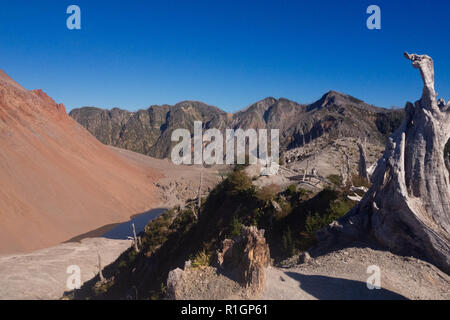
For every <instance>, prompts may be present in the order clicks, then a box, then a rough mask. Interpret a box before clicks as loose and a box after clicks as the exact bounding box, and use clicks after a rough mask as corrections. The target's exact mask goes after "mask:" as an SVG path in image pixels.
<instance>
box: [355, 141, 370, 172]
mask: <svg viewBox="0 0 450 320" xmlns="http://www.w3.org/2000/svg"><path fill="white" fill-rule="evenodd" d="M357 144H358V149H359V162H358V174H359V176H360V177H362V178H364V179H369V175H368V174H367V164H366V163H367V156H366V148H365V146H363V145H362V144H361V143H360V142H358V143H357Z"/></svg>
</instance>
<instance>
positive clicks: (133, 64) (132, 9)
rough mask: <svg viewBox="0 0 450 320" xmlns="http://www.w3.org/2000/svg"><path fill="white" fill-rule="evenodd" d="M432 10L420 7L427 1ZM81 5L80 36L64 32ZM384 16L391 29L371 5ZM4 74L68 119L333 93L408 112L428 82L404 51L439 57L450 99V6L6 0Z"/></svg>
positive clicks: (360, 1) (440, 79)
mask: <svg viewBox="0 0 450 320" xmlns="http://www.w3.org/2000/svg"><path fill="white" fill-rule="evenodd" d="M422 2H423V3H426V5H421V3H422ZM70 4H77V5H79V6H80V8H81V16H82V22H81V24H82V29H81V30H76V31H70V30H68V29H67V28H66V19H67V17H68V15H67V14H66V8H67V6H69V5H70ZM370 4H377V5H379V6H380V8H381V19H382V21H381V24H382V25H381V27H382V29H381V30H368V29H367V28H366V19H367V17H368V15H367V14H366V8H367V7H368V5H370ZM0 7H1V9H0V69H3V70H4V71H5V72H7V73H8V74H9V75H11V76H12V77H13V78H14V79H15V80H16V81H18V82H19V83H21V84H22V85H23V86H25V87H26V88H27V89H35V88H42V89H43V90H44V91H46V92H47V93H48V94H49V95H50V96H52V97H53V98H54V99H55V100H57V101H58V102H62V103H64V104H65V105H66V107H67V109H68V110H70V109H71V108H74V107H80V106H85V105H94V106H98V107H102V108H112V107H122V108H126V109H129V110H136V109H139V108H146V107H148V106H149V105H152V104H163V103H168V104H174V103H176V102H179V101H181V100H200V101H204V102H206V103H209V104H212V105H216V106H218V107H221V108H223V109H225V110H226V111H229V112H233V111H236V110H238V109H241V108H243V107H245V106H247V105H248V104H250V103H252V102H255V101H257V100H260V99H263V98H264V97H267V96H273V97H276V98H279V97H285V98H289V99H292V100H295V101H298V102H303V103H308V102H312V101H314V100H316V99H318V98H320V96H321V95H322V94H323V93H325V92H326V91H328V90H331V89H333V90H337V91H342V92H345V93H349V94H351V95H354V96H356V97H358V98H361V99H363V100H365V101H367V102H369V103H372V104H376V105H379V106H383V107H389V106H393V105H395V106H404V104H405V102H406V101H407V100H413V101H414V100H416V99H417V98H418V97H419V96H420V94H421V81H420V78H419V75H418V71H417V70H414V69H413V68H412V67H411V65H410V63H409V62H408V61H406V60H405V59H404V58H403V56H402V54H403V51H404V50H407V51H410V52H417V53H427V54H429V55H431V56H432V57H433V59H434V60H435V68H436V82H437V84H436V89H437V92H438V93H439V94H440V96H444V97H445V98H446V99H450V41H449V35H450V19H449V17H450V2H449V1H447V0H442V1H426V2H425V1H415V0H410V1H403V0H388V1H379V0H377V1H375V0H371V1H365V0H339V1H321V0H315V1H299V0H297V1H280V0H278V1H275V0H274V1H264V0H252V1H246V0H239V1H238V0H220V1H219V0H206V1H203V0H180V1H173V0H160V1H151V0H127V1H112V0H110V1H94V0H89V1H82V0H71V1H65V0H54V1H45V0H40V1H29V0H27V1H25V0H14V1H12V0H11V1H5V0H1V2H0Z"/></svg>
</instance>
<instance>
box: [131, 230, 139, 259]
mask: <svg viewBox="0 0 450 320" xmlns="http://www.w3.org/2000/svg"><path fill="white" fill-rule="evenodd" d="M131 226H132V227H133V238H134V240H133V244H134V250H135V251H136V252H139V245H138V238H137V236H136V228H135V227H134V223H132V224H131Z"/></svg>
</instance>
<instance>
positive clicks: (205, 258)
mask: <svg viewBox="0 0 450 320" xmlns="http://www.w3.org/2000/svg"><path fill="white" fill-rule="evenodd" d="M211 259H212V255H211V254H208V253H207V252H206V250H205V249H203V250H201V251H199V252H198V253H197V254H196V255H195V256H194V257H193V258H192V263H191V266H192V267H193V268H198V267H207V266H209V265H211Z"/></svg>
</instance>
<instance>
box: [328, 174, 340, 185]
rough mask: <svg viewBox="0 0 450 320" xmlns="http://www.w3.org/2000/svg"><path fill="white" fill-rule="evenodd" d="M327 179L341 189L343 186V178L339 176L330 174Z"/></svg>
mask: <svg viewBox="0 0 450 320" xmlns="http://www.w3.org/2000/svg"><path fill="white" fill-rule="evenodd" d="M327 179H328V180H329V181H330V182H331V183H332V184H334V185H336V186H338V187H340V186H341V185H342V177H341V176H340V175H337V174H330V175H329V176H328V177H327Z"/></svg>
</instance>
